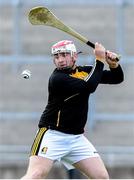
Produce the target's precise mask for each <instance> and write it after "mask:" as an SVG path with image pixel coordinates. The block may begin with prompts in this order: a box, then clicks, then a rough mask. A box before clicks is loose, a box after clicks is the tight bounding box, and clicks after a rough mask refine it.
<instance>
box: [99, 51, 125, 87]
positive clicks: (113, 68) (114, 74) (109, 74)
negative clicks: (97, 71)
mask: <svg viewBox="0 0 134 180" xmlns="http://www.w3.org/2000/svg"><path fill="white" fill-rule="evenodd" d="M116 57H117V54H115V53H113V52H110V51H107V55H106V62H107V64H108V65H109V69H110V70H105V71H103V75H102V79H101V83H103V84H118V83H121V82H122V81H123V80H124V73H123V70H122V68H121V66H120V64H119V63H118V62H117V61H116Z"/></svg>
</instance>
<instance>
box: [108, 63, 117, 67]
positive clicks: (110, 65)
mask: <svg viewBox="0 0 134 180" xmlns="http://www.w3.org/2000/svg"><path fill="white" fill-rule="evenodd" d="M118 66H119V64H118V63H116V64H109V68H117V67H118Z"/></svg>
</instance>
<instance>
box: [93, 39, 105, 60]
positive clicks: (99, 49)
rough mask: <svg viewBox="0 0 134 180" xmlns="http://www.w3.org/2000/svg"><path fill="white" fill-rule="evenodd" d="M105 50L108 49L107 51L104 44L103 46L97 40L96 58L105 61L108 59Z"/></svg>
mask: <svg viewBox="0 0 134 180" xmlns="http://www.w3.org/2000/svg"><path fill="white" fill-rule="evenodd" d="M105 52H106V51H105V48H104V46H102V44H100V43H98V42H96V43H95V49H94V54H95V58H96V59H97V60H99V61H101V62H103V63H104V62H105V61H106V54H105Z"/></svg>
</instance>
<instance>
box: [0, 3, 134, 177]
mask: <svg viewBox="0 0 134 180" xmlns="http://www.w3.org/2000/svg"><path fill="white" fill-rule="evenodd" d="M35 6H47V7H48V8H49V9H50V10H52V12H53V13H54V14H55V15H56V16H57V17H59V18H60V19H61V20H62V21H63V22H64V23H65V24H67V25H69V26H70V27H72V28H74V29H75V30H76V31H78V32H79V33H80V34H83V35H84V36H86V37H87V38H89V40H91V41H93V42H96V41H97V42H101V43H102V44H103V45H104V46H105V47H106V48H107V49H108V50H111V51H114V52H117V53H118V54H121V56H122V58H121V60H120V63H121V65H122V67H123V70H124V74H125V81H124V82H123V83H121V84H119V85H110V86H109V85H99V87H98V89H97V91H96V93H95V94H94V95H92V96H91V98H90V101H89V107H90V108H89V116H88V123H87V126H86V129H85V134H86V136H87V137H88V138H89V140H90V141H91V142H92V143H93V144H94V146H95V147H96V148H97V149H98V151H99V152H100V155H101V156H102V158H103V160H104V162H105V164H106V167H107V168H108V171H109V174H110V178H115V179H127V178H128V179H131V178H134V83H133V79H134V50H133V46H134V22H133V17H134V0H101V1H100V0H64V1H63V0H58V1H56V0H34V1H32V0H0V178H1V179H11V178H20V177H21V176H23V175H24V173H25V171H26V168H27V165H28V157H29V151H30V147H31V144H32V142H33V139H34V136H35V133H36V131H37V129H38V121H39V119H40V115H41V113H42V111H43V110H44V108H45V105H46V103H47V95H48V92H47V82H48V79H49V76H50V74H51V72H52V70H53V69H54V66H53V62H52V57H51V55H50V48H51V46H52V45H53V44H54V43H55V42H57V41H59V40H63V39H71V40H73V41H74V42H75V44H76V46H77V49H78V51H83V54H81V55H79V60H78V64H92V63H93V60H94V57H93V52H92V49H91V48H89V47H87V46H86V45H84V44H83V43H81V42H80V41H78V40H77V39H75V38H73V37H71V36H69V35H67V34H66V33H64V32H61V31H59V30H57V29H54V28H52V27H45V26H32V25H31V24H30V23H29V21H28V12H29V10H30V8H32V7H35ZM106 68H107V67H106ZM25 69H29V70H30V71H31V72H32V78H30V79H29V80H26V79H23V78H22V76H21V73H22V71H23V70H25ZM48 178H53V179H54V178H55V179H56V178H58V179H65V178H77V179H80V178H85V177H83V176H82V175H81V174H79V173H78V172H77V171H70V172H68V171H67V170H66V169H65V168H64V167H63V166H62V165H61V164H59V163H55V165H54V167H53V169H52V171H51V172H50V175H49V177H48Z"/></svg>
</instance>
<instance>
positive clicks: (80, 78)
mask: <svg viewBox="0 0 134 180" xmlns="http://www.w3.org/2000/svg"><path fill="white" fill-rule="evenodd" d="M103 67H104V64H103V63H101V62H100V61H96V64H95V65H94V66H77V67H76V68H75V69H74V70H71V71H70V70H58V69H55V70H54V72H53V73H52V75H51V76H50V79H49V86H48V90H49V97H48V104H47V106H46V108H45V110H44V112H43V114H42V116H41V118H40V122H39V127H47V128H50V129H54V130H58V131H61V132H65V133H69V134H81V133H83V132H84V127H85V124H86V121H87V113H88V98H89V95H90V94H91V93H93V92H94V91H95V89H96V88H97V86H98V84H99V83H104V84H106V83H109V84H117V83H120V82H122V81H123V71H122V69H121V67H120V65H119V66H118V67H117V68H114V69H110V70H103Z"/></svg>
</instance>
